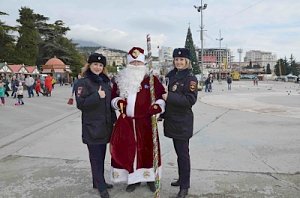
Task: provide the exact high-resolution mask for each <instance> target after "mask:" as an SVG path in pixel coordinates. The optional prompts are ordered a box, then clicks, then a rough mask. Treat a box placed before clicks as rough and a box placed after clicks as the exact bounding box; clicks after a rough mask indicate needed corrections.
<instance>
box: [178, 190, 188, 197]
mask: <svg viewBox="0 0 300 198" xmlns="http://www.w3.org/2000/svg"><path fill="white" fill-rule="evenodd" d="M188 193H189V190H188V189H184V188H182V189H180V191H179V192H178V194H177V197H176V198H185V197H186V196H187V195H188Z"/></svg>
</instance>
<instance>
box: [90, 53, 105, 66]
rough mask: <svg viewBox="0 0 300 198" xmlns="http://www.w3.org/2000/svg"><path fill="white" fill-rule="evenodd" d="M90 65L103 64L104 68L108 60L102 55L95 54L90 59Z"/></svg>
mask: <svg viewBox="0 0 300 198" xmlns="http://www.w3.org/2000/svg"><path fill="white" fill-rule="evenodd" d="M88 63H102V64H103V66H104V67H105V66H106V58H105V56H103V55H102V54H98V53H93V54H91V55H90V56H89V58H88Z"/></svg>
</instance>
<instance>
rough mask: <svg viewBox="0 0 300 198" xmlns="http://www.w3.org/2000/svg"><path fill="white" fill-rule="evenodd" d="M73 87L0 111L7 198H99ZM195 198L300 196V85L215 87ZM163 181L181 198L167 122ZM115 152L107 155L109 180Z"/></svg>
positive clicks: (143, 192)
mask: <svg viewBox="0 0 300 198" xmlns="http://www.w3.org/2000/svg"><path fill="white" fill-rule="evenodd" d="M70 93H71V89H70V87H65V86H63V87H59V86H57V87H56V88H55V90H54V93H53V96H52V97H49V98H47V97H34V98H28V99H27V98H25V105H24V106H17V107H15V106H14V105H13V103H14V102H15V101H14V100H13V99H11V98H8V99H7V105H6V106H1V107H0V126H1V129H0V197H3V198H4V197H5V198H6V197H26V198H27V197H37V198H43V197H45V198H50V197H51V198H52V197H58V198H60V197H72V198H73V197H80V198H90V197H99V193H98V192H97V190H94V189H93V188H92V182H91V173H90V165H89V161H88V152H87V148H86V146H85V145H84V144H82V143H81V123H80V112H79V111H78V110H77V109H76V107H75V106H69V105H67V104H66V102H67V99H68V97H69V95H70ZM193 110H194V114H195V123H194V136H193V138H192V139H191V141H190V154H191V161H192V174H191V183H192V184H191V188H190V191H189V196H188V197H190V198H198V197H218V198H223V197H249V198H250V197H289V198H290V197H292V198H294V197H295V198H296V197H300V132H299V131H300V120H299V118H300V86H299V85H297V84H295V83H283V82H273V81H269V82H259V86H258V87H254V86H253V85H252V82H250V81H239V82H235V81H234V82H233V84H232V90H231V91H228V90H227V85H226V83H225V82H222V84H219V83H218V82H216V81H215V82H214V84H213V92H212V93H205V92H199V99H198V102H197V104H196V105H195V106H194V108H193ZM159 130H160V140H161V151H162V160H163V177H162V180H161V184H162V188H161V197H162V198H165V197H166V198H169V197H175V196H176V193H177V192H178V190H179V189H178V188H176V187H171V186H170V182H171V181H172V180H173V179H175V178H176V177H177V163H176V154H175V152H174V148H173V145H172V141H171V139H168V138H165V137H164V136H163V133H162V123H161V122H159ZM109 166H110V155H109V152H107V158H106V167H105V168H106V178H108V179H107V180H109ZM125 187H126V185H125V184H115V185H114V188H113V189H111V190H109V192H110V195H111V197H113V198H129V197H130V198H141V197H146V198H148V197H149V198H150V197H153V195H152V193H151V192H150V191H149V189H148V188H147V186H145V184H142V186H140V187H139V188H137V189H136V191H134V192H133V193H127V192H126V191H125Z"/></svg>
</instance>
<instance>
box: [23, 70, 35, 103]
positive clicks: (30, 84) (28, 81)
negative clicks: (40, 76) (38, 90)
mask: <svg viewBox="0 0 300 198" xmlns="http://www.w3.org/2000/svg"><path fill="white" fill-rule="evenodd" d="M25 85H26V87H27V92H28V98H31V97H34V94H33V88H34V79H33V78H32V76H31V75H27V76H26V78H25Z"/></svg>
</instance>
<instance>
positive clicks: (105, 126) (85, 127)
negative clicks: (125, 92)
mask: <svg viewBox="0 0 300 198" xmlns="http://www.w3.org/2000/svg"><path fill="white" fill-rule="evenodd" d="M86 74H87V75H86V77H85V78H82V79H80V80H78V82H77V83H76V87H75V90H76V93H75V96H76V102H77V108H78V109H80V110H81V111H82V117H81V119H82V141H83V143H85V144H106V143H108V142H109V140H110V136H111V132H112V126H113V122H114V121H115V120H116V115H115V112H114V111H113V110H112V108H111V105H110V102H111V86H110V80H109V78H108V77H107V76H106V75H104V74H100V75H99V76H98V75H96V74H94V73H92V72H91V71H90V70H88V71H87V73H86ZM100 86H101V87H102V90H103V91H105V94H106V96H105V98H100V96H99V94H98V90H99V87H100Z"/></svg>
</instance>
